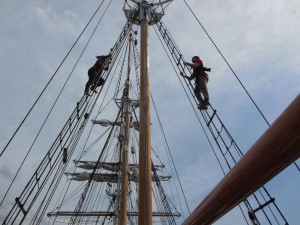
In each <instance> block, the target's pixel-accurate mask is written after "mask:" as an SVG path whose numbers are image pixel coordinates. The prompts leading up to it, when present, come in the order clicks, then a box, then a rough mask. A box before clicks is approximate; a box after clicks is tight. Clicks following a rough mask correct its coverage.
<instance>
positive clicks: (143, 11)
mask: <svg viewBox="0 0 300 225" xmlns="http://www.w3.org/2000/svg"><path fill="white" fill-rule="evenodd" d="M131 1H132V2H134V3H135V4H136V6H135V8H136V9H124V13H125V16H126V18H127V19H128V20H129V21H130V22H132V23H133V24H136V25H140V23H141V21H143V20H145V19H146V20H147V21H148V24H149V25H154V24H156V23H157V22H159V21H160V19H161V18H162V17H163V16H164V13H163V10H162V11H161V12H156V11H155V9H153V6H159V5H160V6H162V5H163V4H165V3H167V2H171V1H172V0H166V1H160V0H159V2H157V3H148V1H136V0H131Z"/></svg>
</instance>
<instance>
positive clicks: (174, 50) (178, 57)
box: [157, 22, 286, 222]
mask: <svg viewBox="0 0 300 225" xmlns="http://www.w3.org/2000/svg"><path fill="white" fill-rule="evenodd" d="M157 27H158V30H159V31H160V33H161V35H162V37H163V39H164V40H165V44H166V46H167V47H168V48H169V50H170V54H171V55H172V57H173V59H174V61H175V63H176V64H177V67H178V68H179V69H180V70H182V71H184V69H188V70H189V71H188V72H189V73H191V70H190V69H189V68H187V67H186V66H185V65H183V63H182V62H184V59H183V56H182V54H181V53H180V51H179V49H178V47H177V45H176V44H175V43H174V40H173V39H172V38H171V36H170V34H169V32H168V31H167V29H166V28H164V25H163V23H162V22H159V23H158V24H157ZM167 55H168V57H169V54H167ZM169 59H170V57H169ZM173 68H174V67H173ZM174 69H175V68H174ZM177 76H178V74H177ZM178 77H179V76H178ZM179 80H180V79H179ZM184 81H185V83H186V85H187V87H188V89H189V91H190V93H191V95H192V96H193V98H194V100H195V101H196V99H195V96H194V94H193V91H192V89H193V86H192V85H191V82H187V81H186V80H184ZM180 82H181V80H180ZM183 88H184V90H185V87H184V86H183ZM185 92H186V91H185ZM188 98H189V97H188ZM189 100H190V98H189ZM196 102H197V101H196ZM190 103H191V101H190ZM191 104H192V103H191ZM210 107H211V109H212V110H213V114H212V116H209V113H208V111H205V112H203V111H200V113H201V114H202V116H203V119H204V120H205V122H206V125H207V127H208V129H209V130H210V132H211V133H212V135H213V138H214V139H215V142H216V144H217V146H218V148H219V149H220V151H221V152H222V148H221V146H220V143H219V141H218V139H221V141H222V142H221V144H224V146H225V147H226V149H227V151H226V153H227V152H229V154H230V156H231V159H232V160H233V161H234V163H236V160H235V158H234V157H233V155H232V154H231V152H230V151H229V150H230V148H231V147H232V146H233V147H234V148H235V150H236V151H237V153H238V155H239V157H241V156H242V155H243V154H242V152H241V151H240V149H239V148H238V146H237V144H236V143H235V142H234V140H233V138H232V137H231V135H230V134H229V132H228V130H227V129H226V128H225V126H224V124H223V123H222V121H221V120H220V118H219V117H218V115H217V113H216V110H214V109H213V107H212V106H211V105H210ZM194 111H195V110H194ZM215 116H216V117H217V119H216V120H217V122H219V123H220V126H221V131H219V130H218V129H217V127H216V125H215V122H214V120H213V118H214V117H215ZM197 118H198V116H197ZM198 120H199V118H198ZM199 122H200V120H199ZM200 124H202V123H201V122H200ZM202 129H203V128H202ZM213 129H215V130H216V131H217V133H218V135H217V136H216V135H215V134H214V131H213ZM222 130H224V132H225V133H226V135H227V137H228V138H229V140H230V146H228V145H227V144H226V141H225V140H224V139H223V136H222V135H221V132H222ZM205 134H206V132H205ZM226 153H223V154H222V156H223V158H224V160H225V162H226V164H227V166H228V168H229V169H231V166H230V164H229V162H228V159H227V158H226V157H225V155H226ZM215 155H216V154H215ZM216 157H217V155H216ZM217 159H218V157H217ZM263 188H264V187H263ZM264 190H265V191H266V194H267V195H268V196H269V197H270V195H269V193H268V192H267V190H266V189H265V188H264ZM259 192H260V193H261V191H260V190H259ZM261 194H262V193H261ZM253 195H254V197H255V194H253ZM255 198H256V197H255ZM256 199H257V198H256ZM257 202H258V199H257ZM270 203H273V204H274V205H275V207H276V209H277V210H278V212H279V214H280V216H281V217H282V219H283V220H284V221H285V222H286V219H285V218H284V217H283V215H282V213H281V212H280V210H279V208H278V207H277V206H276V204H275V202H274V201H273V200H271V198H270V201H268V202H266V203H265V204H264V205H265V206H268V208H269V209H270V211H271V213H272V214H273V212H272V210H271V208H270V207H269V204H270ZM245 204H246V203H245ZM258 204H259V205H261V204H260V203H259V202H258ZM259 209H263V207H260V208H259ZM263 212H264V210H263ZM242 213H243V212H242ZM264 214H265V212H264ZM265 215H266V214H265ZM273 215H274V214H273ZM266 217H267V216H266Z"/></svg>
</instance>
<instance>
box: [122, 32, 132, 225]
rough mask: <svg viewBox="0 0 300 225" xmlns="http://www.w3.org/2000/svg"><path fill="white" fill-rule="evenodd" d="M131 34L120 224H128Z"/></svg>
mask: <svg viewBox="0 0 300 225" xmlns="http://www.w3.org/2000/svg"><path fill="white" fill-rule="evenodd" d="M131 42H132V38H131V34H130V37H129V53H128V70H127V81H126V88H125V93H124V98H123V112H124V122H125V131H124V145H123V148H122V184H121V185H122V186H121V197H120V215H119V225H126V215H127V195H128V171H129V166H128V148H129V139H130V132H129V129H130V127H129V123H130V108H131V107H130V106H131V100H130V98H129V88H130V85H129V75H130V64H131Z"/></svg>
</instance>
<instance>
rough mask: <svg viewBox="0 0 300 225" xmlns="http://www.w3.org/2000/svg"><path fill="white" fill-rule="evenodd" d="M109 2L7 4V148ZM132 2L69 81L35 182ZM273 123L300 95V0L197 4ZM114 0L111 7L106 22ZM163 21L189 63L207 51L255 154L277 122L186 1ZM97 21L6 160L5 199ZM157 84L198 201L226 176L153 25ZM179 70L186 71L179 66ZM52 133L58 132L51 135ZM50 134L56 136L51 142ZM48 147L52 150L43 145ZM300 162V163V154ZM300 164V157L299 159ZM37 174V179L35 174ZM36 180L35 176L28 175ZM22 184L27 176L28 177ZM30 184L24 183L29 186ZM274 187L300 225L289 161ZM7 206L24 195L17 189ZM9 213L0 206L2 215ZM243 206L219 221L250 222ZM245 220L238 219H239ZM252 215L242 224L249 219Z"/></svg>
mask: <svg viewBox="0 0 300 225" xmlns="http://www.w3.org/2000/svg"><path fill="white" fill-rule="evenodd" d="M101 2H102V1H96V0H88V1H79V0H73V1H67V0H53V1H45V0H40V1H34V0H28V1H17V0H13V1H2V2H1V3H0V28H1V29H0V49H1V51H0V65H1V66H0V74H1V76H0V91H1V95H0V102H1V107H0V115H1V117H0V124H1V128H0V149H1V151H2V149H3V148H4V146H5V145H6V143H7V142H8V140H9V139H10V137H11V135H12V134H13V132H14V131H15V130H16V128H17V127H18V125H19V124H20V122H21V121H22V119H23V118H24V116H25V115H26V113H27V112H28V110H29V109H30V108H31V106H32V104H33V103H34V101H35V100H36V98H37V97H38V95H39V94H40V93H41V91H42V89H43V88H44V87H45V85H46V83H47V82H48V80H49V79H50V77H51V76H52V75H53V73H54V71H55V70H56V69H57V68H58V65H59V64H60V63H61V61H62V60H63V58H64V57H65V55H66V54H67V52H68V51H69V49H70V48H71V46H72V45H73V43H74V41H75V40H76V38H77V37H78V36H79V34H80V32H81V31H82V30H83V28H84V26H85V25H86V24H87V22H88V21H89V19H90V17H91V16H92V14H93V13H94V11H95V10H96V8H97V7H98V5H99V4H100V3H101ZM123 2H124V1H120V0H113V1H112V3H111V6H110V7H109V9H108V11H107V14H106V15H105V16H104V18H103V21H102V22H101V24H100V26H99V28H98V30H97V32H96V33H95V35H94V37H93V39H92V41H91V43H90V45H89V46H88V48H87V50H86V52H85V53H84V54H83V56H82V58H81V60H80V62H79V63H78V66H77V67H76V69H75V70H74V73H73V75H72V77H71V79H70V81H69V83H68V84H67V86H66V88H65V90H64V92H63V95H62V97H61V99H60V101H59V102H58V105H57V106H56V108H55V111H54V114H53V116H52V117H51V118H50V121H51V122H50V121H49V123H48V124H47V125H46V127H45V129H48V130H47V131H46V132H45V133H43V134H42V135H41V140H40V141H38V143H37V144H36V147H35V148H34V151H33V153H32V154H31V155H30V156H29V158H30V160H31V162H32V163H29V164H26V165H25V167H24V169H23V175H22V178H21V177H20V178H18V180H20V181H21V180H24V184H23V185H25V182H26V181H27V180H28V177H31V175H32V173H33V171H35V169H36V165H38V162H39V160H40V159H41V158H42V157H43V156H44V154H45V152H47V151H48V149H49V145H50V144H51V143H52V142H51V141H53V140H54V138H55V137H56V136H57V134H58V131H59V130H60V128H61V127H62V124H64V123H65V121H66V120H67V118H68V117H69V114H70V112H71V111H72V110H73V109H74V107H75V105H76V101H78V100H79V99H80V98H81V96H82V94H83V90H84V85H85V82H86V81H87V70H88V68H89V67H90V66H91V65H92V64H93V63H94V62H95V56H96V55H100V54H107V53H108V52H109V50H110V48H111V47H112V46H113V45H114V42H115V41H116V40H117V37H118V35H119V33H120V32H121V29H122V28H123V25H124V24H125V22H126V19H125V16H124V14H123V12H122V9H123ZM187 2H188V3H189V4H190V6H191V7H192V9H193V11H194V12H195V13H196V15H197V17H198V19H199V20H200V21H201V23H202V24H203V26H204V27H205V29H206V31H207V32H208V33H209V35H210V36H211V38H212V39H213V41H214V42H215V43H216V45H217V46H218V48H219V49H220V51H221V52H222V54H223V55H224V57H225V58H226V60H227V61H228V62H229V64H230V66H231V67H232V68H233V70H234V71H235V72H236V74H237V76H238V77H239V79H240V80H241V82H242V83H243V85H244V86H245V87H246V89H247V90H248V92H249V93H250V95H251V96H252V98H253V99H254V101H255V102H256V104H257V105H258V107H259V108H260V110H261V111H262V112H263V114H264V116H265V117H266V118H267V120H268V121H269V123H272V122H273V121H274V120H275V119H276V118H277V117H278V116H279V115H280V114H281V113H282V111H283V110H284V109H285V108H286V107H287V106H288V105H289V104H290V103H291V102H292V101H293V99H295V97H296V96H297V95H299V87H300V78H299V65H300V53H299V49H300V39H299V37H300V29H299V23H300V2H299V1H298V0H289V1H286V0H276V1H273V0H253V1H245V0H240V1H234V0H227V1H222V0H214V1H212V0H209V1H208V0H202V1H199V0H190V1H187ZM107 3H108V1H105V4H104V5H103V7H102V8H101V11H100V14H99V15H98V17H97V19H96V20H98V19H99V18H100V16H101V14H102V12H103V10H104V6H106V5H107ZM165 14H166V15H165V16H164V17H163V21H164V23H165V24H166V26H167V28H168V30H169V32H170V33H171V35H172V37H173V38H174V40H175V42H176V44H177V45H178V47H179V49H180V51H181V52H182V53H183V55H184V57H185V58H186V59H188V60H190V59H191V57H192V56H194V55H199V56H200V57H201V58H202V60H203V62H204V65H205V66H206V67H211V68H212V72H211V73H209V78H210V79H209V83H208V89H209V94H210V102H211V104H212V105H213V107H214V108H215V109H217V112H218V115H219V116H220V118H221V119H222V121H223V123H224V124H225V126H226V128H227V129H228V130H229V132H230V133H231V135H232V136H233V138H234V140H235V141H236V142H237V144H238V145H239V147H240V149H241V150H242V151H243V152H244V153H245V152H246V151H247V150H248V149H249V148H250V147H251V146H252V144H253V143H254V142H255V141H256V140H257V139H258V138H259V137H260V136H261V134H262V133H263V132H264V131H265V130H266V129H267V128H268V125H267V124H266V122H265V121H264V120H263V118H262V117H261V115H260V114H259V113H258V111H257V109H256V108H255V106H254V104H253V103H252V102H251V100H250V99H249V97H248V96H247V94H246V93H245V91H244V90H243V88H242V87H241V85H240V84H239V82H238V81H237V79H236V78H235V76H234V75H233V73H232V72H231V70H230V69H229V68H228V66H227V64H226V63H225V61H224V60H223V58H222V57H221V55H220V54H219V52H218V51H217V50H216V48H215V47H214V45H213V44H212V42H211V41H210V39H209V38H208V37H207V35H206V34H205V32H204V31H203V29H202V28H201V26H200V25H199V24H198V22H197V21H196V19H195V18H194V17H193V15H192V14H191V13H190V11H189V9H188V8H187V7H186V5H185V4H184V2H183V1H180V0H175V1H174V2H173V3H172V4H170V5H169V6H168V7H167V8H166V10H165ZM96 22H97V21H93V22H92V25H91V27H90V28H88V29H87V32H86V33H84V34H83V37H82V39H80V41H79V43H78V45H77V46H76V47H75V49H74V50H73V51H72V52H71V54H70V57H69V58H68V59H67V60H66V62H65V64H64V66H63V67H62V68H61V70H59V72H58V73H57V75H56V77H55V79H54V80H53V82H52V83H51V85H50V86H49V89H47V91H46V92H45V94H44V96H43V97H42V98H41V100H40V102H39V103H38V105H37V107H36V108H35V109H34V110H33V112H32V114H31V115H30V117H29V118H28V120H27V121H26V123H25V124H24V126H23V127H22V129H21V130H20V132H19V133H18V135H16V138H15V139H14V141H13V142H12V144H11V145H10V146H9V148H8V149H7V152H6V153H5V154H4V155H3V157H1V158H0V185H1V188H0V190H1V192H0V196H1V199H2V197H3V194H4V193H3V192H4V191H6V189H7V187H8V185H9V183H10V181H11V179H12V177H13V176H14V174H15V173H16V170H17V169H16V168H18V165H20V162H21V160H22V159H23V158H24V156H25V154H26V152H27V151H28V149H29V146H30V144H31V143H32V141H33V138H34V137H35V135H36V133H37V131H38V129H39V127H40V126H41V123H42V122H43V120H44V118H45V116H46V113H47V112H48V111H49V110H50V108H51V106H52V104H53V101H54V99H55V98H56V96H57V94H58V92H59V90H60V89H61V87H62V85H63V83H62V81H64V80H65V79H66V77H67V76H68V75H69V73H70V71H71V69H72V67H73V65H74V64H75V62H76V60H77V57H78V55H79V54H80V51H81V49H82V48H83V47H84V44H85V43H86V41H87V40H88V38H89V36H90V34H91V32H92V29H93V27H94V26H95V24H96ZM150 46H151V47H150V73H151V85H152V86H151V90H152V94H153V97H154V99H155V101H156V106H157V108H158V112H159V113H160V119H161V121H162V124H163V126H164V130H165V132H166V137H167V139H168V142H169V144H170V148H171V151H172V153H173V157H174V161H175V163H176V164H177V170H178V171H179V176H180V178H181V182H182V183H183V188H184V190H185V192H186V195H187V200H188V202H189V204H190V208H191V209H194V208H195V207H196V206H197V205H198V204H199V203H200V202H201V200H203V198H204V197H205V196H206V194H208V193H209V192H210V191H211V190H212V189H213V187H214V186H215V185H216V184H217V183H218V182H219V181H220V180H221V179H222V177H223V173H222V170H221V168H220V167H219V165H218V163H217V160H216V158H215V157H214V154H213V153H212V150H211V149H210V146H209V144H208V143H207V141H206V139H205V137H204V133H203V131H202V130H201V126H200V125H199V123H198V121H197V118H196V116H195V114H194V112H193V110H192V107H191V105H190V103H189V101H188V99H187V97H186V95H185V93H184V91H183V89H182V87H181V84H180V82H179V80H178V78H177V76H176V73H175V71H174V69H173V68H172V65H171V64H170V62H169V60H168V58H167V56H166V54H165V52H164V49H163V48H162V46H161V44H160V42H159V39H158V38H157V35H156V33H155V31H154V29H153V28H151V29H150ZM177 72H178V71H177ZM48 137H49V138H48ZM50 137H53V138H52V139H51V140H50ZM43 147H45V148H43ZM298 161H299V160H298ZM298 164H300V162H299V163H298ZM27 176H28V177H27ZM26 178H27V179H26ZM20 183H21V182H20ZM20 186H22V184H20ZM266 187H267V188H268V190H269V191H270V193H271V195H272V196H273V197H275V199H276V202H277V204H278V206H279V208H280V209H281V210H282V212H283V214H284V215H285V216H286V218H287V220H288V222H289V223H290V224H299V221H300V214H299V202H300V195H299V190H300V173H299V171H298V170H297V169H296V167H295V166H293V165H292V166H290V167H288V168H287V169H286V170H285V171H283V172H282V173H281V174H279V175H278V176H276V177H275V178H274V179H273V180H271V181H270V182H269V183H268V184H267V185H266ZM9 197H10V199H9V200H8V202H7V203H6V204H7V205H9V202H12V201H13V199H14V198H15V197H16V195H14V194H10V195H9ZM4 214H5V213H3V211H2V209H0V218H1V222H2V219H3V216H4ZM239 214H240V212H239V211H238V210H234V211H232V212H230V213H228V214H227V215H226V216H225V217H224V218H222V219H220V220H219V221H218V222H216V223H215V224H218V225H226V224H236V225H239V224H242V223H245V222H244V221H243V220H242V219H241V218H242V217H241V215H239ZM237 218H238V219H237ZM241 220H242V221H243V222H240V221H241Z"/></svg>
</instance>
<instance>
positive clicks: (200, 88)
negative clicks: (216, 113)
mask: <svg viewBox="0 0 300 225" xmlns="http://www.w3.org/2000/svg"><path fill="white" fill-rule="evenodd" d="M184 65H187V66H189V67H191V68H192V69H193V73H192V74H191V76H187V75H185V74H184V73H183V72H182V71H181V72H180V75H181V76H182V77H184V78H186V79H188V80H193V79H195V88H194V93H195V95H196V98H197V99H198V101H199V106H198V108H199V109H200V110H206V109H207V106H208V105H209V95H208V90H207V82H208V75H207V73H205V71H208V72H210V70H211V69H210V68H206V67H204V66H203V62H202V60H201V59H200V58H199V56H193V58H192V63H188V62H184ZM201 94H202V95H203V97H202V95H201Z"/></svg>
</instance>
